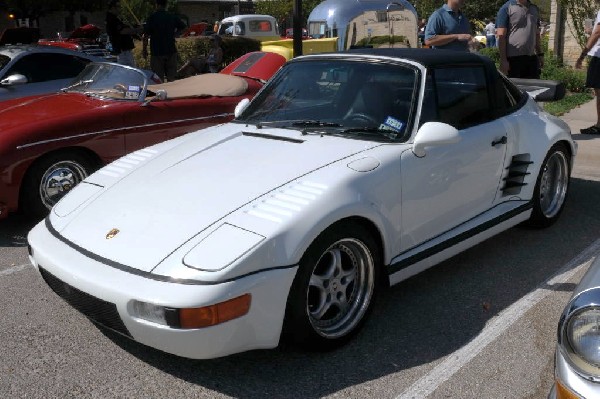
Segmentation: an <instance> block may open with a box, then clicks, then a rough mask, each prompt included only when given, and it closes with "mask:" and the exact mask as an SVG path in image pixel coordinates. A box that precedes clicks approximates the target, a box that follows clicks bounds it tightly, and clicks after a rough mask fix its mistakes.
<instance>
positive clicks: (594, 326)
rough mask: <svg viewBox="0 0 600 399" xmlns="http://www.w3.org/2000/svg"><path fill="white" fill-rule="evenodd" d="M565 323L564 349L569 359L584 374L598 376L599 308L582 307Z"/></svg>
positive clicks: (599, 375) (599, 373)
mask: <svg viewBox="0 0 600 399" xmlns="http://www.w3.org/2000/svg"><path fill="white" fill-rule="evenodd" d="M565 323H566V324H565V330H564V334H565V338H566V339H565V341H566V342H565V344H566V345H565V349H566V351H567V353H566V354H567V356H568V358H569V360H570V361H571V363H572V364H573V366H575V367H576V368H577V369H579V371H580V372H582V373H583V374H584V375H585V376H587V377H590V378H593V379H597V378H600V308H599V307H595V306H590V307H587V308H583V309H581V310H579V311H576V312H575V313H573V314H572V315H571V316H570V317H569V318H568V320H566V321H565Z"/></svg>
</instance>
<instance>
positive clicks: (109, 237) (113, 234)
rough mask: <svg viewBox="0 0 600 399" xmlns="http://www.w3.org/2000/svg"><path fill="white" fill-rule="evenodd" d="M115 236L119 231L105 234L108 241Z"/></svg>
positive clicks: (113, 230)
mask: <svg viewBox="0 0 600 399" xmlns="http://www.w3.org/2000/svg"><path fill="white" fill-rule="evenodd" d="M117 234H119V229H112V230H111V231H109V232H108V233H106V239H107V240H110V239H111V238H114V236H116V235H117Z"/></svg>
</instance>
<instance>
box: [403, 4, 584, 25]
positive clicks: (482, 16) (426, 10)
mask: <svg viewBox="0 0 600 399" xmlns="http://www.w3.org/2000/svg"><path fill="white" fill-rule="evenodd" d="M550 1H551V0H532V2H533V3H534V4H536V5H537V6H538V7H539V9H540V13H541V17H542V19H543V20H546V21H547V20H548V19H549V18H550ZM569 1H572V2H576V1H578V0H569ZM584 1H593V0H584ZM411 2H412V3H413V4H414V5H415V8H416V9H417V14H418V16H419V18H425V19H427V17H428V16H429V15H431V13H432V12H434V11H435V10H436V9H438V8H440V7H441V6H442V4H444V3H445V1H441V0H418V1H411ZM415 3H416V4H415ZM504 3H506V0H487V1H475V0H470V1H466V2H465V5H464V7H463V12H464V13H465V15H466V16H467V18H469V20H470V21H475V20H478V21H485V20H487V19H489V18H492V19H496V15H497V14H498V10H500V7H502V6H503V5H504Z"/></svg>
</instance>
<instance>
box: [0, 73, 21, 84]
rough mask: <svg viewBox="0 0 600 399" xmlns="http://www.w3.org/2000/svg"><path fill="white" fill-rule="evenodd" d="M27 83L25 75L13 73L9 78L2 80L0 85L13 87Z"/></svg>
mask: <svg viewBox="0 0 600 399" xmlns="http://www.w3.org/2000/svg"><path fill="white" fill-rule="evenodd" d="M27 82H28V80H27V78H26V77H25V75H21V74H20V73H15V74H14V75H10V76H9V77H7V78H5V79H2V81H0V85H2V86H15V85H22V84H25V83H27Z"/></svg>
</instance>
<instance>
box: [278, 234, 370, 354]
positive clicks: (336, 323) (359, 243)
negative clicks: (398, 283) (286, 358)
mask: <svg viewBox="0 0 600 399" xmlns="http://www.w3.org/2000/svg"><path fill="white" fill-rule="evenodd" d="M379 268H380V254H379V249H378V247H377V245H376V244H375V242H374V240H373V238H372V237H371V236H370V235H369V234H368V233H367V231H366V229H363V228H361V226H359V225H357V224H353V223H346V224H338V225H334V226H332V227H330V228H329V229H327V230H325V231H324V232H323V233H322V234H321V235H319V237H318V238H317V239H316V240H315V241H314V242H313V243H312V244H311V246H310V247H309V248H308V250H307V251H306V253H305V254H304V256H303V257H302V260H301V261H300V265H299V269H298V272H297V274H296V277H295V279H294V282H293V283H292V287H291V289H290V294H289V297H288V302H287V307H286V316H285V321H284V339H286V340H287V341H290V342H292V343H293V344H296V345H300V346H302V347H305V348H307V349H311V350H327V349H333V348H336V347H338V346H340V345H342V344H344V343H345V342H346V341H348V340H349V339H350V338H351V337H352V336H353V335H354V334H355V333H356V332H357V331H358V330H359V328H360V327H361V326H362V324H363V323H364V321H365V319H366V316H367V314H368V313H369V310H370V308H371V304H372V302H373V300H374V297H375V291H376V285H377V284H376V283H377V280H378V271H379Z"/></svg>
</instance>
